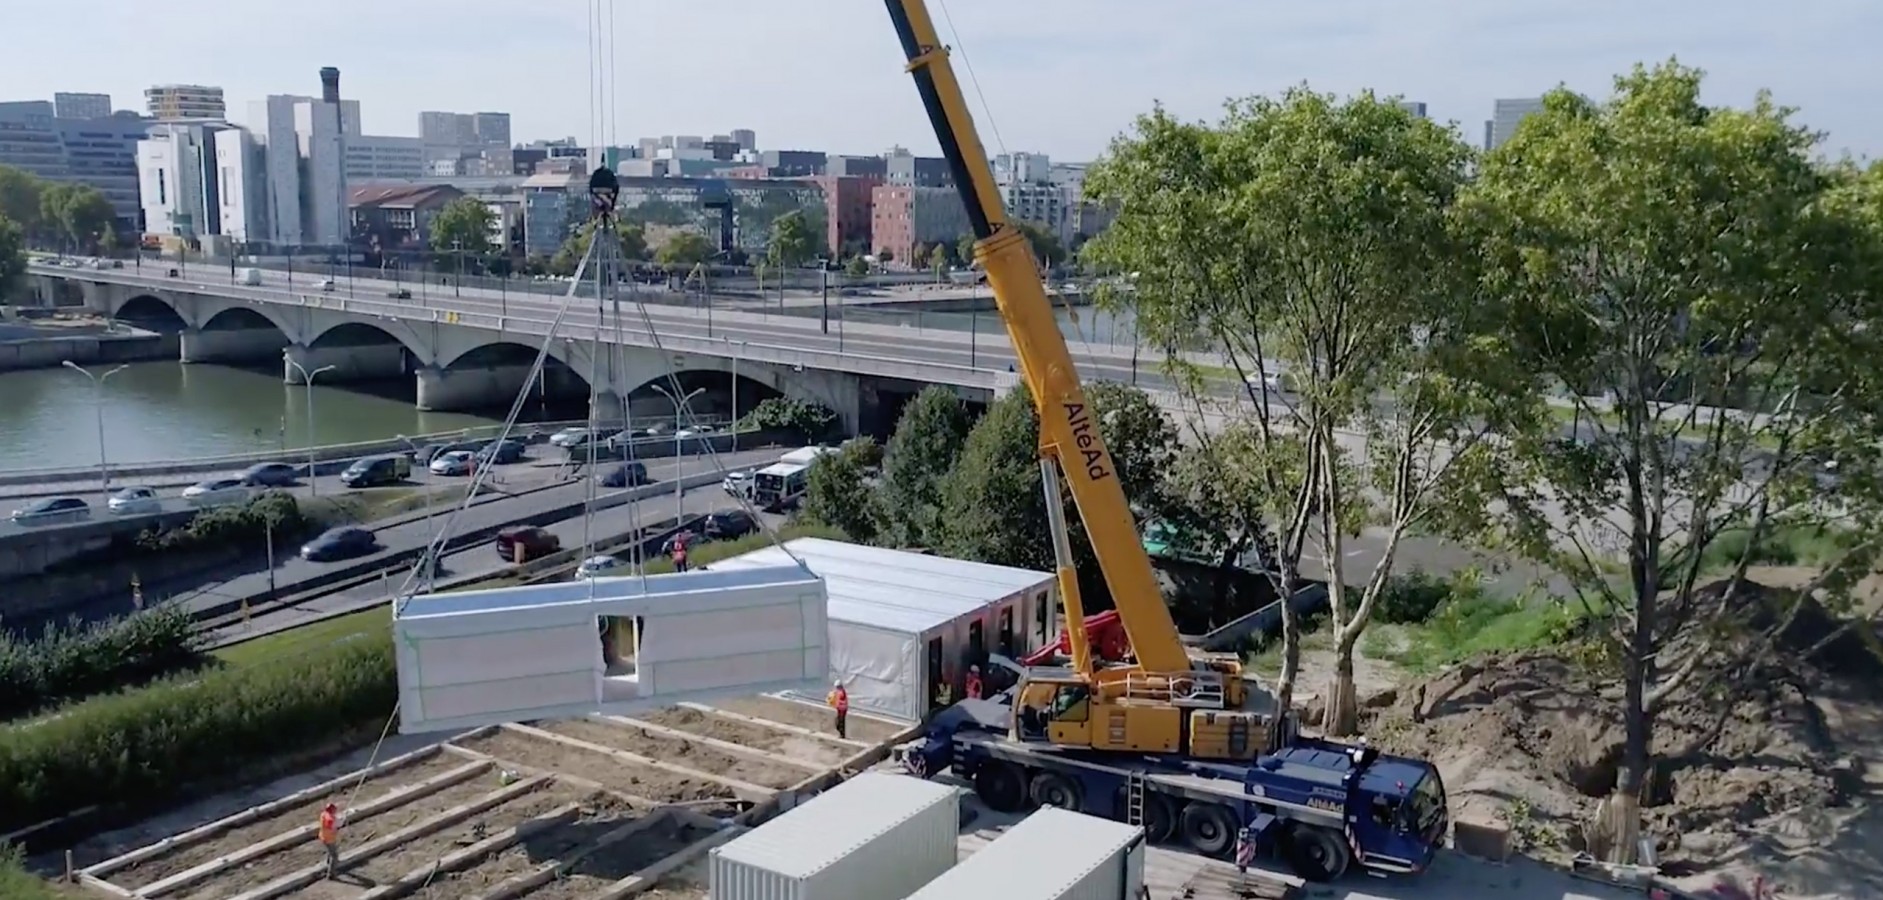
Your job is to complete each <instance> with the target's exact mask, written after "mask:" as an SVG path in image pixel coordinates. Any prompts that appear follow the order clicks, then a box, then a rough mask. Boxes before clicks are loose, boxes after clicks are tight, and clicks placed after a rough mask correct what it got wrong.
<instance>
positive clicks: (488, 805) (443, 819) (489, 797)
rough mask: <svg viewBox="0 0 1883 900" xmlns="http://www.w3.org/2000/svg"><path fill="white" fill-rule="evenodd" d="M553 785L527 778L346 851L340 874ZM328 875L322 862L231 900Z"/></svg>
mask: <svg viewBox="0 0 1883 900" xmlns="http://www.w3.org/2000/svg"><path fill="white" fill-rule="evenodd" d="M549 783H550V780H549V779H547V778H528V779H524V780H523V781H519V782H517V783H516V784H513V785H510V786H509V787H505V788H500V789H498V790H494V791H491V792H490V793H488V794H485V795H483V796H482V797H479V798H477V799H476V800H472V801H471V802H469V803H466V804H464V805H462V806H454V807H452V808H451V809H448V810H445V811H444V812H442V813H439V814H438V815H436V816H433V817H431V818H429V819H425V820H424V821H421V822H418V823H415V824H413V825H412V826H411V827H409V828H402V829H400V830H398V831H395V832H393V833H391V834H388V835H386V836H384V837H381V838H377V839H375V840H372V841H368V842H366V843H365V844H361V845H360V846H359V847H357V848H355V849H353V850H348V851H343V852H341V854H340V866H339V869H340V871H345V870H347V869H351V868H352V867H354V866H356V865H359V864H360V863H362V862H365V861H366V860H368V859H371V858H373V857H375V856H378V855H379V854H381V853H384V852H386V851H387V850H391V849H393V848H394V847H397V846H399V845H400V844H404V843H408V842H410V841H415V840H418V839H419V838H422V837H425V836H426V835H429V834H432V833H434V832H438V831H442V830H444V829H446V828H449V827H451V826H453V825H456V824H457V823H459V822H462V821H464V820H465V819H468V818H470V817H472V816H474V815H477V814H478V813H481V812H484V811H485V810H489V809H492V808H494V807H497V806H502V805H503V804H505V803H508V802H510V801H511V800H515V799H516V798H518V797H521V796H523V795H525V794H528V793H531V792H534V791H537V790H540V789H542V788H543V787H544V786H545V785H548V784H549ZM326 874H327V863H326V862H325V861H324V860H323V861H322V862H319V863H316V864H315V865H311V866H308V867H306V868H304V869H300V870H298V871H294V872H289V873H288V874H286V875H283V876H281V877H280V878H277V879H275V880H274V881H271V882H268V883H267V884H264V885H262V886H261V887H258V888H255V889H253V890H250V891H245V892H243V893H241V894H238V895H236V896H235V897H233V898H230V900H274V898H276V897H280V896H282V895H284V894H291V893H293V892H295V891H298V890H300V889H301V888H304V887H307V886H308V885H310V884H313V883H314V882H316V881H319V880H321V878H323V877H325V876H326Z"/></svg>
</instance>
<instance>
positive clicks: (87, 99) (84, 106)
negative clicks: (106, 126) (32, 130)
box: [52, 91, 111, 119]
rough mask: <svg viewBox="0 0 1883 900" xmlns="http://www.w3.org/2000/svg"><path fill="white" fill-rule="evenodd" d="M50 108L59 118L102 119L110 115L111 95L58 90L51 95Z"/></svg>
mask: <svg viewBox="0 0 1883 900" xmlns="http://www.w3.org/2000/svg"><path fill="white" fill-rule="evenodd" d="M52 110H53V115H55V116H57V117H59V118H61V119H102V118H104V117H106V116H109V115H111V95H110V94H82V93H68V92H65V91H60V92H58V93H56V94H53V95H52Z"/></svg>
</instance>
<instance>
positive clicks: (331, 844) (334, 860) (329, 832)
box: [303, 803, 340, 879]
mask: <svg viewBox="0 0 1883 900" xmlns="http://www.w3.org/2000/svg"><path fill="white" fill-rule="evenodd" d="M303 833H305V832H303ZM318 836H319V838H320V844H321V847H322V848H324V849H325V850H326V851H327V877H328V878H329V879H331V878H333V877H334V875H336V874H338V873H339V871H340V807H338V806H335V805H334V804H332V803H329V804H327V805H326V807H325V808H323V809H321V811H320V827H319V833H318Z"/></svg>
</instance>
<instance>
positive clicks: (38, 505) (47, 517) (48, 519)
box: [13, 497, 92, 525]
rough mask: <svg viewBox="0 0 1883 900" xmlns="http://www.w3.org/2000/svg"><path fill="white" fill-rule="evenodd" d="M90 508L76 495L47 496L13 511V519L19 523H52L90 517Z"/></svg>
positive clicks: (75, 520) (77, 520)
mask: <svg viewBox="0 0 1883 900" xmlns="http://www.w3.org/2000/svg"><path fill="white" fill-rule="evenodd" d="M91 515H92V508H91V506H90V505H88V504H87V503H86V502H85V501H84V500H82V499H80V498H78V497H47V498H45V499H44V500H35V501H33V502H32V503H29V504H27V505H25V506H23V507H20V508H19V509H16V510H14V511H13V521H14V522H15V523H17V524H20V525H54V524H57V523H60V522H79V521H83V520H85V519H89V518H91Z"/></svg>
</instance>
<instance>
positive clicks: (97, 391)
mask: <svg viewBox="0 0 1883 900" xmlns="http://www.w3.org/2000/svg"><path fill="white" fill-rule="evenodd" d="M63 364H64V366H65V367H66V368H68V369H71V370H72V371H74V372H77V373H79V374H80V375H83V376H85V377H86V378H88V379H90V380H91V383H92V403H93V405H94V406H95V407H97V413H98V493H99V495H100V496H102V497H104V498H105V502H107V503H109V502H110V499H111V467H110V464H109V463H108V462H106V459H105V381H106V380H107V379H109V378H110V377H111V376H113V375H116V374H118V373H119V372H122V371H124V370H125V368H126V367H125V366H119V367H117V368H115V369H112V370H110V371H108V372H106V373H104V374H103V375H93V374H92V373H91V372H90V371H88V370H87V369H86V368H85V367H84V366H81V365H79V364H78V363H75V362H73V361H71V360H69V359H68V360H66V361H65V362H64V363H63Z"/></svg>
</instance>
